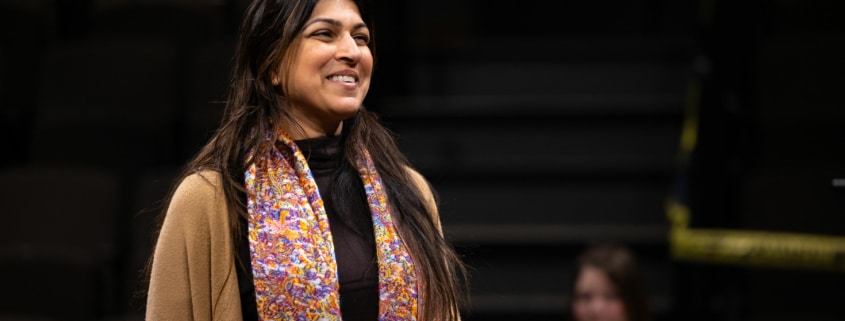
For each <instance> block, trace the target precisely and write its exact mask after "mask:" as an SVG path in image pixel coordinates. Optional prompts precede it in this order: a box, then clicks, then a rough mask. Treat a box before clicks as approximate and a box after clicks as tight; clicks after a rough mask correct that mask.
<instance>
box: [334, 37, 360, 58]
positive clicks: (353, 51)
mask: <svg viewBox="0 0 845 321" xmlns="http://www.w3.org/2000/svg"><path fill="white" fill-rule="evenodd" d="M336 57H337V59H339V60H344V61H348V62H350V63H357V62H358V61H359V60H361V48H360V47H359V46H358V42H357V41H355V37H353V36H352V35H349V34H347V35H345V36H343V37H341V39H339V40H338V45H337V54H336Z"/></svg>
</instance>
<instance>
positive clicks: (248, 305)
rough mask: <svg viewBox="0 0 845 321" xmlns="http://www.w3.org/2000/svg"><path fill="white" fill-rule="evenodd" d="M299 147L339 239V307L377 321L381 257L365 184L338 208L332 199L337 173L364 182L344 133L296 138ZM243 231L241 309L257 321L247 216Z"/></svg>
mask: <svg viewBox="0 0 845 321" xmlns="http://www.w3.org/2000/svg"><path fill="white" fill-rule="evenodd" d="M296 145H297V146H298V147H299V148H300V150H302V154H303V155H304V156H305V158H306V160H307V161H308V167H310V168H311V174H312V175H313V176H314V180H315V181H316V182H317V188H318V190H319V192H320V196H321V198H322V199H323V204H324V206H325V208H326V215H327V216H328V220H329V228H330V229H331V232H332V240H333V241H334V251H335V258H336V260H337V270H338V271H337V272H338V279H339V282H340V310H341V313H342V316H343V320H344V321H358V320H360V321H363V320H368V321H369V320H373V321H374V320H377V319H378V304H379V301H378V261H377V259H376V252H375V236H374V234H373V225H372V218H371V217H370V210H369V206H368V205H367V202H366V195H364V192H363V187H361V188H360V189H356V190H355V191H354V192H353V193H351V194H352V195H353V197H352V200H348V201H344V202H345V203H348V204H340V206H342V207H340V208H338V207H336V206H335V200H334V199H333V198H332V196H333V194H335V193H333V191H332V188H333V182H335V180H336V179H337V178H338V177H341V176H342V177H344V178H346V179H353V180H354V182H357V183H358V184H357V186H363V183H361V180H360V178H359V176H358V173H357V170H356V169H355V168H353V167H351V166H344V163H342V162H343V161H344V160H343V137H342V136H334V137H318V138H311V139H304V140H297V141H296ZM241 223H242V226H243V231H242V232H243V233H242V234H241V235H242V237H241V240H240V242H238V244H239V246H238V256H239V257H240V259H241V262H244V264H243V265H244V266H243V267H242V268H238V286H239V288H240V292H241V309H242V310H243V315H244V320H245V321H246V320H258V311H257V307H256V305H255V288H254V284H253V283H252V268H251V266H250V265H249V262H250V256H249V241H248V239H247V233H246V230H247V229H248V228H249V227H248V225H247V222H246V221H245V220H243V221H242V222H241Z"/></svg>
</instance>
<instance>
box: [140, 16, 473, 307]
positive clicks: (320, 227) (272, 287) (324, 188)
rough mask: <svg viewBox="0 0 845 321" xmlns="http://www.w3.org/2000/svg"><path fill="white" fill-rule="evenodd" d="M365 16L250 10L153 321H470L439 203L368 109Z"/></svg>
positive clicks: (169, 220) (161, 258)
mask: <svg viewBox="0 0 845 321" xmlns="http://www.w3.org/2000/svg"><path fill="white" fill-rule="evenodd" d="M368 9H369V8H368V7H367V5H366V3H364V2H361V1H353V0H256V1H253V2H252V3H251V4H250V6H249V7H248V8H247V11H246V14H245V16H244V18H245V19H244V21H243V24H242V26H241V31H240V39H239V42H238V46H237V48H236V55H235V66H234V72H233V79H232V81H231V83H230V88H229V94H228V98H227V107H226V111H225V115H224V117H223V119H222V121H221V123H220V127H219V128H218V130H217V131H216V132H215V134H214V136H213V137H212V138H211V139H210V140H209V141H208V142H207V143H206V144H205V146H204V147H203V148H202V149H201V150H200V151H199V152H198V153H197V155H196V156H195V157H194V158H193V159H192V160H191V161H190V162H189V163H188V164H187V165H186V166H185V170H184V172H183V173H182V174H181V176H180V179H179V180H177V181H178V182H179V183H178V184H176V185H175V186H174V188H173V190H172V192H171V195H170V198H169V200H168V202H167V206H166V207H165V208H166V210H165V211H164V212H163V213H162V215H161V221H160V228H159V230H158V232H157V233H156V237H157V241H156V245H155V248H154V252H153V255H152V257H151V259H150V262H149V264H148V267H147V268H148V269H147V272H148V274H147V276H148V282H149V285H148V292H147V293H146V295H147V301H146V302H147V307H146V317H147V319H148V320H164V319H166V320H172V319H179V320H183V319H192V320H212V319H218V320H219V319H222V320H317V319H319V320H341V318H342V319H343V320H458V319H460V310H461V308H462V305H461V304H462V303H463V299H464V296H465V293H466V290H467V284H466V273H465V268H464V266H463V263H462V262H461V261H460V259H459V257H458V256H457V255H456V253H455V251H454V249H453V248H452V246H451V245H450V244H449V243H448V242H447V241H446V240H445V239H444V237H443V233H442V230H441V226H440V219H439V216H438V204H437V198H436V194H435V191H434V190H433V189H432V187H431V185H430V184H429V183H428V181H427V180H426V179H425V178H424V177H423V176H421V175H420V174H419V172H418V171H416V170H415V169H414V168H412V167H411V166H410V164H409V162H408V161H407V159H406V158H405V156H404V155H403V154H402V153H401V152H400V151H399V149H398V147H397V146H396V142H395V138H394V137H393V135H392V133H391V132H390V131H389V130H387V129H386V128H385V127H384V126H383V125H382V124H381V123H380V122H379V121H378V118H377V117H376V115H374V114H373V113H371V112H369V111H367V110H366V109H365V108H364V106H363V101H364V98H365V97H366V95H367V91H368V90H369V87H370V81H371V76H372V71H373V64H374V57H373V46H374V42H373V33H372V32H373V30H372V29H371V28H372V26H373V24H372V22H371V20H370V14H369V10H368Z"/></svg>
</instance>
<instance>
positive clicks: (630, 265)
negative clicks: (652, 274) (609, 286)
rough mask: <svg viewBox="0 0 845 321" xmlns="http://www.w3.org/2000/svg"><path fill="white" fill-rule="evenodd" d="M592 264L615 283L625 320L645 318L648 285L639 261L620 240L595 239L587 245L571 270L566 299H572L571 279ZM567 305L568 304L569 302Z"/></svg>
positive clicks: (572, 280) (646, 318) (637, 320)
mask: <svg viewBox="0 0 845 321" xmlns="http://www.w3.org/2000/svg"><path fill="white" fill-rule="evenodd" d="M586 266H591V267H595V268H597V269H599V270H601V271H602V272H604V273H605V275H607V277H608V278H609V279H610V282H612V283H613V285H614V286H615V287H616V291H617V293H618V295H619V297H620V298H621V299H622V304H623V305H624V306H625V314H626V315H627V317H628V321H647V320H649V319H650V317H651V315H650V313H651V312H650V309H649V305H648V303H649V302H648V292H647V291H648V289H647V288H646V282H645V278H644V275H643V274H642V272H641V271H640V267H639V263H638V262H637V258H636V256H635V254H634V252H633V251H632V250H631V249H630V248H628V247H627V246H624V245H622V244H617V243H613V242H604V243H595V244H592V245H590V246H589V247H588V248H587V249H585V250H584V252H582V253H581V255H580V256H579V257H578V261H577V265H576V267H575V271H574V273H573V274H572V275H571V278H570V281H571V282H572V283H571V284H572V287H571V291H570V294H571V295H570V301H571V302H574V295H575V283H576V281H577V279H578V276H579V274H581V270H582V269H583V268H584V267H586ZM570 306H572V305H571V304H570Z"/></svg>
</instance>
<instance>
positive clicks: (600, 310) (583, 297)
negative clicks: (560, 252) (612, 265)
mask: <svg viewBox="0 0 845 321" xmlns="http://www.w3.org/2000/svg"><path fill="white" fill-rule="evenodd" d="M573 296H574V297H573V300H572V313H573V316H574V317H575V320H576V321H627V317H626V316H625V305H624V303H623V302H622V299H621V298H620V297H619V295H618V293H617V291H616V286H614V284H613V282H611V281H610V278H608V277H607V274H605V273H604V271H602V270H600V269H598V268H596V267H593V266H584V267H582V268H581V271H580V273H579V274H578V279H577V280H575V293H573Z"/></svg>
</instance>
